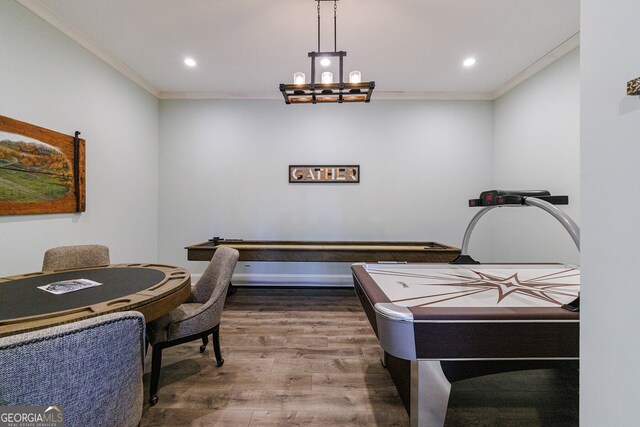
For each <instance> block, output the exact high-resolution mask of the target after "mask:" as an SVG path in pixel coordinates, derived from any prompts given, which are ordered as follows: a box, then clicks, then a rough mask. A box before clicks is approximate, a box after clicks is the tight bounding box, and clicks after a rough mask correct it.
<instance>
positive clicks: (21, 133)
mask: <svg viewBox="0 0 640 427" xmlns="http://www.w3.org/2000/svg"><path fill="white" fill-rule="evenodd" d="M79 135H80V132H75V135H73V136H70V135H65V134H62V133H59V132H55V131H52V130H49V129H45V128H43V127H40V126H36V125H32V124H29V123H25V122H21V121H19V120H15V119H11V118H9V117H5V116H0V215H27V214H47V213H67V212H84V211H85V209H86V185H85V163H86V159H85V140H84V139H81V138H79Z"/></svg>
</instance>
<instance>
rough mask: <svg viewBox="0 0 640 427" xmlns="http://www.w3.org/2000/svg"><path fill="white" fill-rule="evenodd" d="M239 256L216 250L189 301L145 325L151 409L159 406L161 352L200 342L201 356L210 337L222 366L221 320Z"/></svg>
mask: <svg viewBox="0 0 640 427" xmlns="http://www.w3.org/2000/svg"><path fill="white" fill-rule="evenodd" d="M238 256H239V253H238V251H237V250H235V249H232V248H226V247H221V248H218V249H216V251H215V253H214V254H213V258H212V259H211V262H209V266H208V267H207V269H206V270H205V272H204V273H203V274H202V277H201V278H200V280H199V281H198V283H197V284H196V285H193V286H192V287H191V296H190V297H189V299H188V300H187V301H186V302H185V303H184V304H182V305H180V306H179V307H178V308H176V309H175V310H173V311H171V312H170V313H168V314H166V315H164V316H162V317H161V318H159V319H156V320H154V321H152V322H150V323H149V324H148V325H147V339H148V343H149V344H151V346H152V359H151V384H150V389H149V403H150V404H151V405H152V406H153V405H155V404H156V403H157V402H158V384H159V381H160V368H161V365H162V350H163V349H165V348H167V347H172V346H174V345H178V344H182V343H185V342H188V341H193V340H196V339H202V346H201V347H200V352H203V351H204V350H205V348H206V345H207V343H208V342H209V338H208V337H209V335H211V336H212V338H213V351H214V353H215V356H216V361H217V365H218V366H222V364H223V363H224V359H223V358H222V354H221V353H220V331H219V327H220V318H221V317H222V308H223V307H224V302H225V299H226V296H227V288H228V287H229V283H230V281H231V276H232V275H233V270H234V269H235V267H236V263H237V262H238Z"/></svg>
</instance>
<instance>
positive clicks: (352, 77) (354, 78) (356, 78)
mask: <svg viewBox="0 0 640 427" xmlns="http://www.w3.org/2000/svg"><path fill="white" fill-rule="evenodd" d="M349 83H362V74H361V73H360V71H352V72H350V73H349Z"/></svg>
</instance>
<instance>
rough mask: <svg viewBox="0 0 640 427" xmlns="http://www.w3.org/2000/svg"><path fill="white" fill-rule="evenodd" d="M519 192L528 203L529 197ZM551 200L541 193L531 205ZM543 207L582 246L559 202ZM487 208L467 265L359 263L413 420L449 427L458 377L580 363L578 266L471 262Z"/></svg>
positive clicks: (358, 287)
mask: <svg viewBox="0 0 640 427" xmlns="http://www.w3.org/2000/svg"><path fill="white" fill-rule="evenodd" d="M483 194H484V193H483ZM494 196H495V194H494ZM511 196H512V195H509V197H511ZM514 197H515V196H514ZM518 197H521V198H519V199H518V198H517V197H516V199H517V200H518V203H520V202H522V201H523V200H522V197H525V198H526V197H528V196H518ZM481 198H482V197H481ZM531 198H532V199H533V198H534V197H531ZM544 198H545V196H544V195H540V194H538V197H535V199H536V200H530V201H528V202H527V204H528V203H531V206H533V205H536V204H539V201H540V199H544ZM492 200H500V199H498V198H496V199H492ZM501 200H502V202H503V203H504V199H501ZM550 201H551V202H554V201H555V202H559V203H561V202H562V201H561V200H560V201H559V200H553V199H550ZM512 202H513V204H515V202H514V200H511V202H509V203H507V204H512ZM523 204H524V203H523ZM542 204H543V205H545V206H544V209H545V210H548V211H553V213H552V212H550V213H552V214H554V216H556V214H557V215H559V216H560V217H563V220H565V224H563V225H565V227H566V228H567V229H568V230H569V229H570V228H571V231H570V233H573V234H572V237H574V240H575V241H576V244H577V245H578V248H579V229H578V228H577V226H576V225H575V223H573V222H572V221H571V220H570V219H567V217H566V215H565V214H563V213H558V212H556V211H554V209H557V208H555V206H552V207H549V206H547V205H552V204H553V203H550V202H548V201H543V203H542ZM470 205H471V201H470ZM474 206H477V205H474ZM480 206H482V204H480ZM484 206H485V211H481V212H480V213H479V214H477V215H476V217H474V219H473V220H472V221H471V224H470V226H469V227H468V229H467V232H466V233H465V238H464V241H463V248H462V254H461V256H460V257H459V258H460V260H458V261H457V262H460V263H457V264H453V263H449V264H425V263H415V264H367V263H359V264H354V265H352V267H351V269H352V273H353V279H354V288H355V292H356V294H357V296H358V298H359V299H360V302H361V304H362V306H363V308H364V311H365V313H366V315H367V318H368V320H369V322H370V324H371V326H372V328H373V330H374V332H375V334H376V336H377V337H378V341H379V343H380V346H381V347H382V350H383V357H382V362H383V364H384V365H385V366H386V367H387V368H388V370H389V373H390V374H391V377H392V379H393V381H394V383H395V385H396V388H397V389H398V392H399V394H400V397H401V398H402V400H403V402H404V404H405V406H406V407H407V410H408V412H409V416H410V419H411V425H412V426H443V425H444V420H445V416H446V411H447V405H448V399H449V392H450V390H451V382H454V381H457V380H460V379H465V378H471V377H475V376H481V375H486V374H490V373H497V372H505V371H514V370H521V369H534V368H543V367H562V366H577V361H578V358H579V336H580V331H579V327H580V326H579V322H580V318H579V308H578V307H576V306H575V305H574V304H576V300H577V298H578V297H579V292H580V269H579V267H578V266H573V265H564V264H480V263H478V262H477V261H475V260H473V259H471V258H470V257H469V256H468V254H467V252H466V250H467V248H468V242H469V236H470V233H471V230H472V229H473V227H474V226H475V224H476V223H477V220H478V219H479V217H480V216H482V215H484V213H486V210H489V209H491V208H493V207H495V206H496V205H495V204H491V203H489V204H488V205H487V204H485V205H484ZM576 232H577V233H578V234H575V233H576ZM454 262H456V261H454Z"/></svg>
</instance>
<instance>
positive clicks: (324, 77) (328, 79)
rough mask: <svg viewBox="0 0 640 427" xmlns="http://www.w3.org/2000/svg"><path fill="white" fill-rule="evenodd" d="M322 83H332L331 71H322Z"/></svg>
mask: <svg viewBox="0 0 640 427" xmlns="http://www.w3.org/2000/svg"><path fill="white" fill-rule="evenodd" d="M322 83H333V73H332V72H331V71H325V72H324V73H322Z"/></svg>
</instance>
